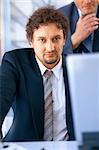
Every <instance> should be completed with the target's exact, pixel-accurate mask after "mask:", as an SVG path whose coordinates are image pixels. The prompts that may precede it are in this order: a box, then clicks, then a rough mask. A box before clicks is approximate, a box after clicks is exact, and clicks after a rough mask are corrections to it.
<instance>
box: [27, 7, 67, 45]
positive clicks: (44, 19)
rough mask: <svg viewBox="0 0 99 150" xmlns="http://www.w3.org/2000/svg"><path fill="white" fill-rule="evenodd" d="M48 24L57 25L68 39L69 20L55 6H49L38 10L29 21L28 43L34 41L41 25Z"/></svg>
mask: <svg viewBox="0 0 99 150" xmlns="http://www.w3.org/2000/svg"><path fill="white" fill-rule="evenodd" d="M48 23H55V24H56V26H57V27H58V28H59V29H62V30H63V35H64V38H66V37H67V32H68V20H67V18H66V17H65V16H64V15H63V14H62V13H61V12H59V11H58V10H57V9H55V8H54V7H53V6H48V7H42V8H38V9H37V10H36V11H34V13H33V14H32V16H30V18H29V19H28V22H27V24H26V36H27V39H28V41H29V42H31V41H32V38H33V33H34V30H35V29H38V28H39V26H40V25H47V24H48Z"/></svg>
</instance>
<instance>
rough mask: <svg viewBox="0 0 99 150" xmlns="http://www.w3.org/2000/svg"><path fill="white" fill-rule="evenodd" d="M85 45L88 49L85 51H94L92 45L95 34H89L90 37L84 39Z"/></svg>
mask: <svg viewBox="0 0 99 150" xmlns="http://www.w3.org/2000/svg"><path fill="white" fill-rule="evenodd" d="M83 44H84V46H85V47H86V51H85V52H87V51H88V52H92V45H93V34H90V35H89V36H88V38H86V39H85V40H84V41H83Z"/></svg>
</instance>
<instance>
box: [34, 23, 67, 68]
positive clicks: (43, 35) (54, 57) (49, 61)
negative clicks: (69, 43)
mask: <svg viewBox="0 0 99 150" xmlns="http://www.w3.org/2000/svg"><path fill="white" fill-rule="evenodd" d="M64 44H65V39H64V36H63V31H62V29H59V28H57V26H56V25H55V24H54V23H49V24H47V25H41V26H40V27H39V28H38V29H36V30H35V31H34V34H33V39H32V44H31V45H32V47H33V48H34V52H35V55H36V56H37V58H38V59H39V60H40V61H41V62H42V64H43V65H44V66H46V67H47V68H49V69H52V68H53V67H54V66H56V64H57V63H58V62H59V60H60V58H61V53H62V49H63V45H64Z"/></svg>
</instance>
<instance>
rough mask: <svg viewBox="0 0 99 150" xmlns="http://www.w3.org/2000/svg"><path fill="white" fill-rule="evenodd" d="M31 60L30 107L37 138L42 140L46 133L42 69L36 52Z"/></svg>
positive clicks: (32, 54)
mask: <svg viewBox="0 0 99 150" xmlns="http://www.w3.org/2000/svg"><path fill="white" fill-rule="evenodd" d="M30 62H31V64H30V65H32V71H33V74H31V79H30V85H31V86H30V88H29V89H27V90H28V97H29V102H30V109H31V113H32V120H33V124H34V125H35V131H36V136H37V139H40V140H42V138H43V133H44V88H43V79H42V76H41V73H40V69H39V67H38V64H37V62H36V59H35V56H34V53H31V58H30Z"/></svg>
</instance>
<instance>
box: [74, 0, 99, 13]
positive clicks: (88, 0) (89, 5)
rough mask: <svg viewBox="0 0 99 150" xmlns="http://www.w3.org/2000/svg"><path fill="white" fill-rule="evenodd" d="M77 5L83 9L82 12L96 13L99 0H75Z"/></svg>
mask: <svg viewBox="0 0 99 150" xmlns="http://www.w3.org/2000/svg"><path fill="white" fill-rule="evenodd" d="M74 2H75V4H76V6H77V7H78V8H79V9H80V10H81V12H82V14H84V15H86V14H90V13H95V12H96V8H97V5H98V3H99V0H74Z"/></svg>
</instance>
